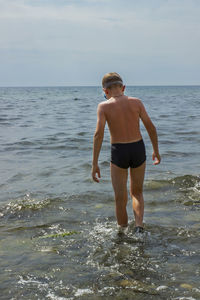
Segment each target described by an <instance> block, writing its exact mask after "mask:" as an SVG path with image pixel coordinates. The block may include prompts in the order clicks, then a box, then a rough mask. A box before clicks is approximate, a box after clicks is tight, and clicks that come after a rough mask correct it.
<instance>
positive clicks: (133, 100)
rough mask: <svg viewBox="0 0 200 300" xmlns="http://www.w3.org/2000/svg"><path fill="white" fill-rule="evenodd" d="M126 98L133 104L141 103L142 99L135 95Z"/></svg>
mask: <svg viewBox="0 0 200 300" xmlns="http://www.w3.org/2000/svg"><path fill="white" fill-rule="evenodd" d="M128 100H129V101H130V102H132V103H133V104H134V105H139V106H140V105H141V104H142V100H141V99H139V98H137V97H128Z"/></svg>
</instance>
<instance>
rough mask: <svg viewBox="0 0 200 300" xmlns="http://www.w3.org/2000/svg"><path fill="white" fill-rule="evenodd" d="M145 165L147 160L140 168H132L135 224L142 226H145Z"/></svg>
mask: <svg viewBox="0 0 200 300" xmlns="http://www.w3.org/2000/svg"><path fill="white" fill-rule="evenodd" d="M145 166H146V162H144V163H143V164H142V165H141V166H139V167H138V168H134V169H133V168H130V194H131V198H132V201H133V211H134V215H135V226H141V227H143V216H144V198H143V182H144V175H145Z"/></svg>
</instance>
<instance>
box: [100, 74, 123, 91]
mask: <svg viewBox="0 0 200 300" xmlns="http://www.w3.org/2000/svg"><path fill="white" fill-rule="evenodd" d="M102 87H103V89H112V88H113V87H123V80H122V78H121V76H120V75H119V74H118V73H116V72H112V73H107V74H105V75H104V76H103V79H102Z"/></svg>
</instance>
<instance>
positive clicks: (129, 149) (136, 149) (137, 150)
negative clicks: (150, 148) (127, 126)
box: [111, 140, 146, 169]
mask: <svg viewBox="0 0 200 300" xmlns="http://www.w3.org/2000/svg"><path fill="white" fill-rule="evenodd" d="M145 160H146V152H145V145H144V142H143V140H140V141H137V142H133V143H117V144H112V145H111V163H113V164H114V165H116V166H118V167H120V168H123V169H127V168H129V167H131V168H137V167H139V166H141V165H142V164H143V162H145Z"/></svg>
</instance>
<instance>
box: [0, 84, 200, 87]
mask: <svg viewBox="0 0 200 300" xmlns="http://www.w3.org/2000/svg"><path fill="white" fill-rule="evenodd" d="M125 86H126V87H184V86H196V87H198V86H200V84H157V85H156V84H136V85H135V84H127V85H126V84H125ZM48 87H52V88H54V87H100V88H101V87H102V86H101V85H24V86H23V85H6V86H0V88H48Z"/></svg>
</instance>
